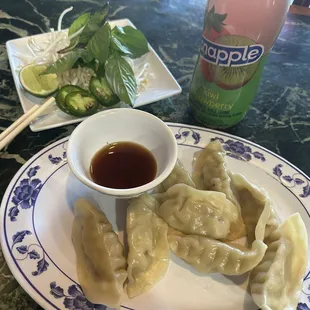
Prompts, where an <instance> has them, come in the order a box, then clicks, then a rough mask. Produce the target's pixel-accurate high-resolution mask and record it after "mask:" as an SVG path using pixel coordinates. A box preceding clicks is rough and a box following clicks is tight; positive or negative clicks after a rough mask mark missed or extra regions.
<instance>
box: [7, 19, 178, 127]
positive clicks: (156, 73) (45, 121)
mask: <svg viewBox="0 0 310 310" xmlns="http://www.w3.org/2000/svg"><path fill="white" fill-rule="evenodd" d="M109 23H110V25H111V27H112V28H113V27H114V26H121V27H125V26H132V27H135V26H134V25H133V24H132V22H131V21H130V20H129V19H119V20H114V21H109ZM47 36H48V33H43V34H39V35H35V36H32V37H34V38H35V40H36V42H37V43H38V44H40V42H44V40H46V38H47ZM29 38H30V37H24V38H20V39H15V40H11V41H8V42H7V43H6V47H7V52H8V57H9V61H10V66H11V70H12V74H13V78H14V82H15V86H16V90H17V93H18V96H19V100H20V102H21V104H22V107H23V110H24V112H27V111H28V110H29V109H30V108H31V107H32V106H33V105H34V104H38V103H41V102H42V100H44V99H42V98H38V97H35V96H33V95H31V94H29V93H28V92H26V91H25V90H24V89H23V87H22V85H21V83H20V81H19V71H20V67H21V66H22V62H21V60H20V59H19V58H18V57H17V56H16V55H19V54H22V55H24V56H32V54H31V52H30V50H29V49H28V48H27V44H28V40H29ZM149 50H150V52H149V54H148V58H147V60H148V63H149V66H148V73H149V79H148V83H147V86H146V88H145V89H144V90H141V92H140V94H139V96H138V97H137V99H136V101H135V103H134V108H137V107H141V106H144V105H147V104H149V103H152V102H155V101H158V100H162V99H165V98H168V97H171V96H174V95H177V94H179V93H181V91H182V89H181V87H180V85H179V84H178V82H177V81H176V80H175V78H174V77H173V76H172V74H171V72H170V71H169V70H168V68H167V67H166V65H165V64H164V63H163V62H162V60H161V59H160V58H159V56H158V55H157V53H156V52H155V51H154V49H153V48H152V47H151V45H149ZM83 119H84V118H77V117H74V116H71V115H68V114H66V113H64V112H62V111H61V110H60V109H55V107H51V108H49V109H48V110H46V111H45V112H44V114H43V115H42V116H40V118H39V119H37V120H36V121H35V122H33V123H32V124H31V125H30V128H31V130H32V131H35V132H36V131H41V130H46V129H50V128H55V127H60V126H64V125H69V124H74V123H78V122H80V121H82V120H83Z"/></svg>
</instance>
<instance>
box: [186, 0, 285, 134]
mask: <svg viewBox="0 0 310 310" xmlns="http://www.w3.org/2000/svg"><path fill="white" fill-rule="evenodd" d="M290 3H291V1H290V0H210V1H208V2H207V7H206V12H205V21H204V28H203V33H202V45H201V49H200V55H199V57H198V61H197V64H196V68H195V71H194V74H193V79H192V83H191V87H190V97H189V104H190V107H191V111H192V113H193V116H194V117H195V118H196V119H197V120H198V121H199V122H200V123H202V124H204V125H205V126H208V127H215V128H227V127H231V126H233V125H235V124H237V123H238V122H239V121H241V120H242V118H243V117H244V116H245V114H246V112H247V111H248V109H249V107H250V104H251V102H252V101H253V99H254V97H255V94H256V91H257V88H258V85H259V82H260V78H261V75H262V72H263V69H264V65H265V63H266V59H267V56H268V54H269V52H270V50H271V48H272V46H273V44H274V42H275V40H276V38H277V37H278V35H279V33H280V31H281V29H282V26H283V23H284V21H285V17H286V14H287V12H288V9H289V6H290Z"/></svg>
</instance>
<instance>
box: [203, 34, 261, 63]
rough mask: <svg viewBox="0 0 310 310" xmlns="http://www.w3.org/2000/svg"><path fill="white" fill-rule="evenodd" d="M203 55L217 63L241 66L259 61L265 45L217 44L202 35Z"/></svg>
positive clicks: (209, 60) (207, 59)
mask: <svg viewBox="0 0 310 310" xmlns="http://www.w3.org/2000/svg"><path fill="white" fill-rule="evenodd" d="M200 54H201V56H202V57H203V58H204V59H205V60H206V61H207V62H210V63H212V64H215V65H219V66H224V67H240V66H246V65H249V64H252V63H254V62H256V61H258V60H259V59H260V58H261V57H262V56H263V54H264V46H263V45H261V44H253V45H246V46H228V45H221V44H216V43H214V42H211V41H209V40H207V39H206V38H204V37H202V47H201V51H200Z"/></svg>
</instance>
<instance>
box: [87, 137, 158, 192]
mask: <svg viewBox="0 0 310 310" xmlns="http://www.w3.org/2000/svg"><path fill="white" fill-rule="evenodd" d="M156 173H157V162H156V159H155V157H154V155H153V154H152V153H151V152H150V151H149V150H148V149H146V148H145V147H144V146H142V145H140V144H137V143H133V142H116V143H111V144H108V145H107V146H105V147H103V148H102V149H100V150H99V151H98V152H97V153H96V154H95V155H94V157H93V158H92V160H91V163H90V175H91V178H92V179H93V181H94V182H95V183H97V184H99V185H101V186H105V187H109V188H118V189H126V188H134V187H138V186H141V185H144V184H146V183H149V182H151V181H153V180H154V179H155V177H156Z"/></svg>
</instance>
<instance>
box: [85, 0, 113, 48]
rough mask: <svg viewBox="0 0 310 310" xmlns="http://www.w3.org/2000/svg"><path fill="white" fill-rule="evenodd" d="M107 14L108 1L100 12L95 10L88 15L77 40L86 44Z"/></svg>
mask: <svg viewBox="0 0 310 310" xmlns="http://www.w3.org/2000/svg"><path fill="white" fill-rule="evenodd" d="M108 14H109V2H107V3H106V4H105V5H104V7H103V10H102V12H96V13H94V14H93V15H92V16H91V17H90V19H89V21H88V23H87V25H86V26H85V28H84V30H83V31H82V33H81V35H80V38H79V42H80V43H85V44H87V43H88V41H89V40H90V38H91V37H92V36H93V35H94V34H95V32H96V31H97V30H98V28H100V27H101V26H102V25H104V23H105V22H106V20H107V18H108Z"/></svg>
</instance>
